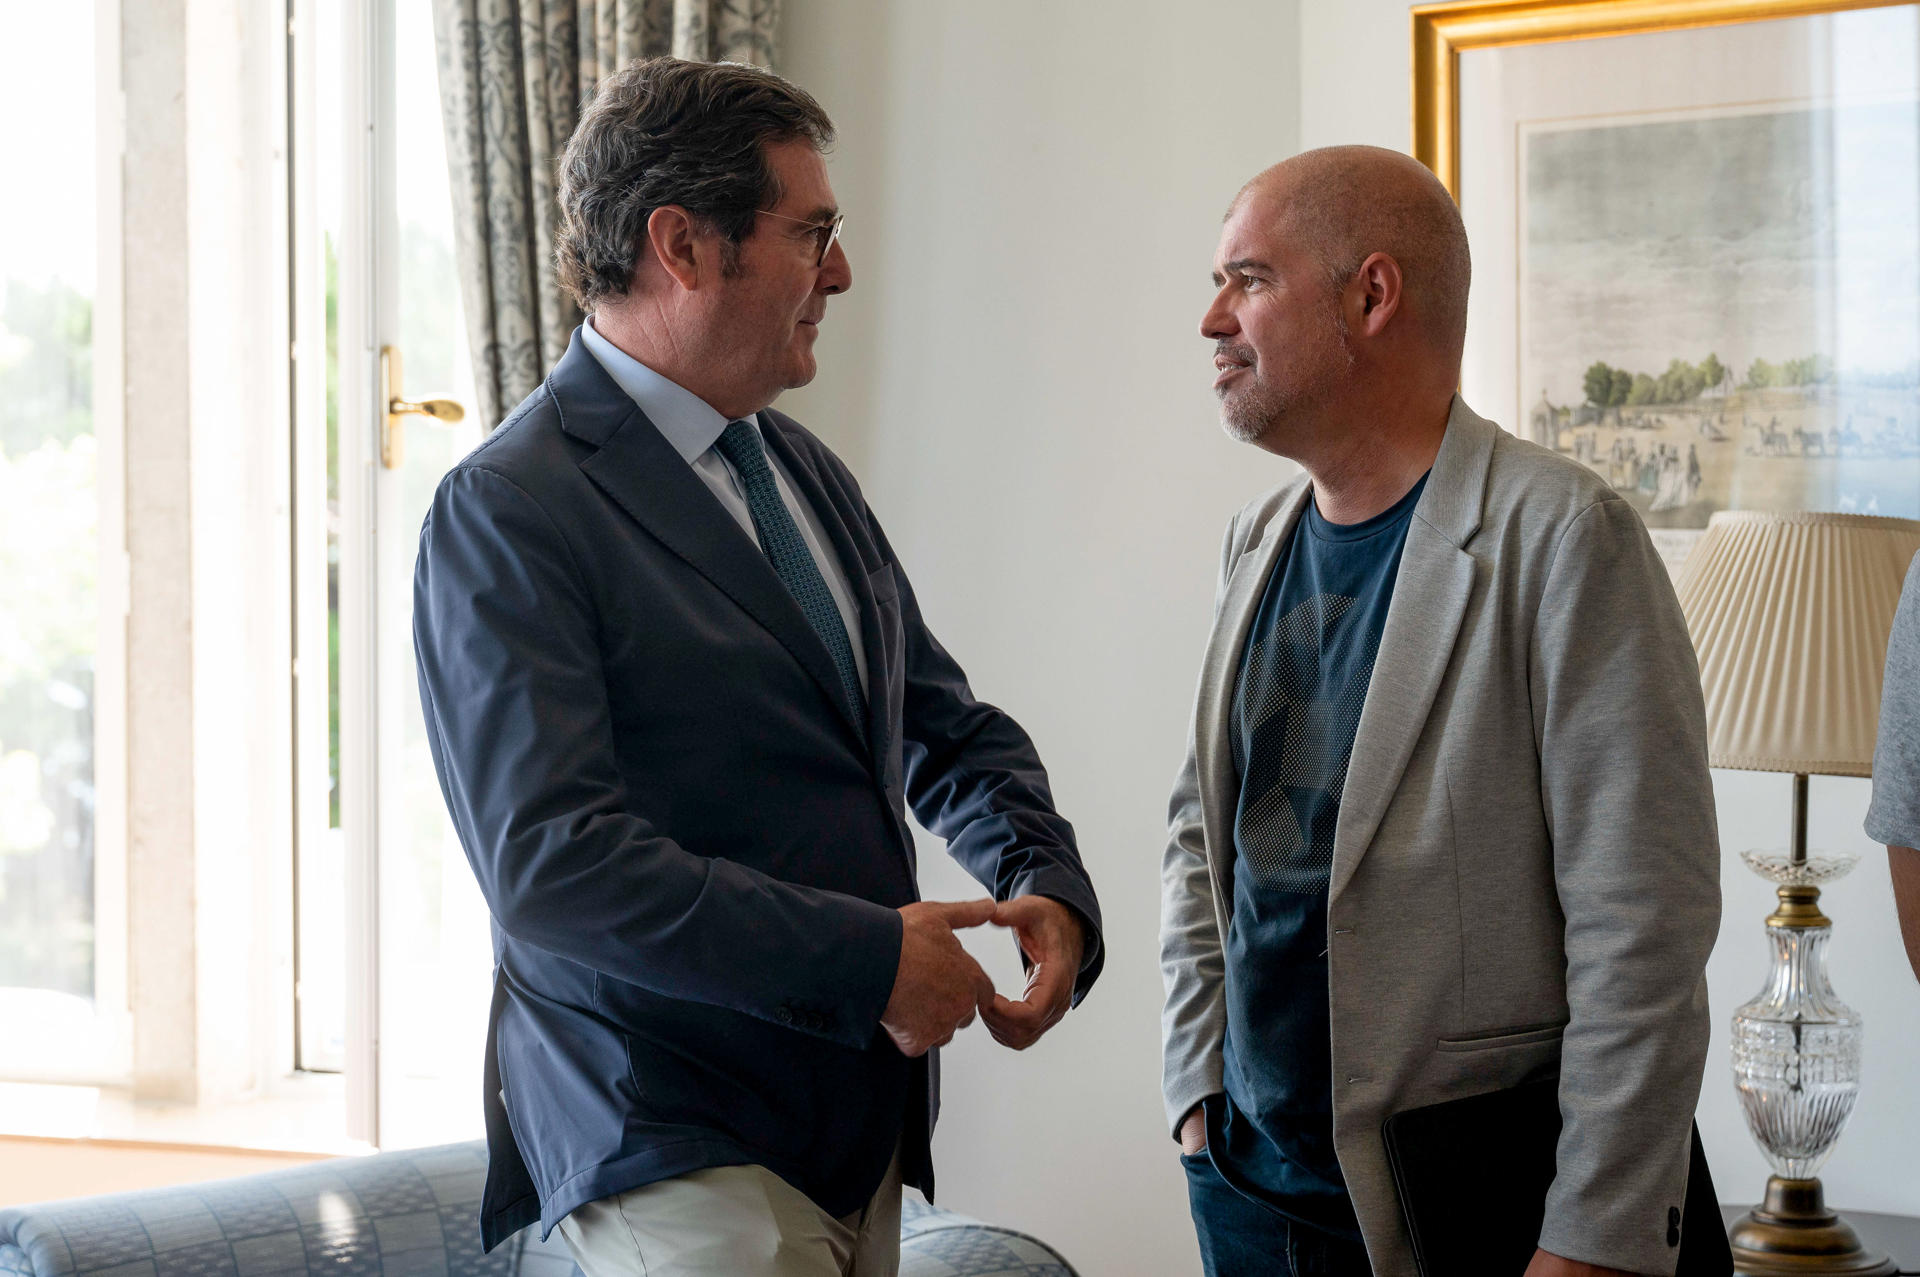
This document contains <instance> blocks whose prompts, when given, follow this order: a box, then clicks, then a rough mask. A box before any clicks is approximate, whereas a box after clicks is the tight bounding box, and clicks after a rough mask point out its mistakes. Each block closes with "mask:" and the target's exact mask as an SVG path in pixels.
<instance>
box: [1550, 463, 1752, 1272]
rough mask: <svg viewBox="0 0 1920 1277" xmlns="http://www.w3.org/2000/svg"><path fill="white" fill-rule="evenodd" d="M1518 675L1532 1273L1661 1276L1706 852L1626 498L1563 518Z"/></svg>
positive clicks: (1704, 789) (1701, 778)
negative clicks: (1529, 734)
mask: <svg viewBox="0 0 1920 1277" xmlns="http://www.w3.org/2000/svg"><path fill="white" fill-rule="evenodd" d="M1531 680H1532V689H1533V704H1534V728H1535V738H1536V742H1537V744H1538V747H1539V749H1540V754H1541V760H1542V762H1541V799H1542V804H1543V808H1544V811H1545V815H1546V819H1547V826H1548V831H1549V834H1550V837H1551V839H1552V846H1553V855H1554V875H1555V882H1556V887H1557V890H1558V892H1559V896H1560V902H1561V908H1562V913H1563V915H1564V918H1565V948H1566V960H1567V977H1566V979H1567V1003H1568V1009H1569V1015H1570V1019H1569V1022H1568V1024H1567V1027H1566V1031H1565V1034H1564V1037H1563V1039H1562V1048H1561V1050H1562V1056H1561V1071H1560V1076H1561V1090H1560V1109H1561V1118H1562V1128H1561V1135H1560V1143H1559V1155H1558V1171H1557V1173H1556V1176H1555V1179H1554V1182H1553V1184H1552V1186H1551V1188H1550V1189H1549V1191H1548V1195H1547V1202H1546V1213H1545V1221H1544V1223H1543V1225H1542V1229H1541V1234H1540V1242H1539V1245H1540V1249H1541V1251H1542V1252H1544V1253H1543V1254H1542V1255H1539V1256H1536V1262H1537V1263H1538V1264H1539V1265H1540V1266H1539V1267H1538V1268H1537V1269H1536V1270H1534V1271H1535V1272H1536V1277H1537V1274H1542V1273H1549V1272H1554V1271H1559V1272H1578V1271H1582V1270H1581V1269H1579V1268H1577V1267H1572V1268H1570V1267H1567V1266H1565V1265H1559V1264H1556V1263H1555V1262H1554V1261H1555V1260H1557V1259H1564V1260H1566V1261H1571V1262H1572V1263H1574V1264H1579V1263H1585V1264H1589V1265H1595V1266H1601V1265H1605V1266H1607V1267H1609V1268H1611V1269H1612V1270H1614V1271H1619V1272H1630V1273H1650V1274H1667V1273H1671V1272H1672V1271H1673V1268H1674V1264H1675V1261H1676V1254H1677V1252H1676V1251H1675V1250H1674V1249H1673V1247H1672V1246H1671V1245H1670V1244H1669V1242H1668V1237H1667V1232H1668V1228H1667V1224H1668V1212H1669V1210H1670V1209H1672V1208H1673V1207H1677V1206H1678V1205H1679V1204H1680V1203H1681V1202H1682V1201H1683V1199H1684V1196H1685V1183H1686V1176H1687V1165H1688V1153H1689V1146H1690V1138H1691V1124H1692V1117H1693V1110H1694V1105H1695V1103H1696V1102H1697V1099H1698V1095H1699V1087H1700V1078H1701V1072H1702V1068H1703V1066H1704V1062H1705V1056H1706V1048H1707V1040H1708V1034H1709V1027H1710V1026H1709V1021H1708V1015H1707V996H1706V960H1707V955H1708V953H1709V952H1710V950H1711V949H1712V946H1713V942H1714V939H1715V937H1716V936H1717V934H1718V931H1719V919H1720V887H1719V856H1720V852H1719V842H1718V831H1717V824H1716V814H1715V809H1714V799H1713V789H1712V781H1711V777H1710V775H1709V773H1708V769H1707V751H1706V714H1705V707H1704V704H1703V701H1702V697H1701V693H1700V678H1699V671H1698V667H1697V666H1696V664H1695V661H1694V656H1693V648H1692V645H1691V643H1690V642H1689V640H1688V637H1687V630H1686V623H1685V620H1684V618H1683V617H1682V616H1681V614H1680V608H1679V603H1678V601H1677V600H1676V599H1675V597H1674V594H1673V589H1672V586H1671V584H1670V582H1669V579H1668V576H1667V573H1666V570H1665V568H1664V567H1663V566H1662V564H1661V562H1660V559H1659V556H1658V555H1657V553H1656V552H1655V551H1654V549H1653V546H1652V542H1651V539H1650V538H1649V537H1648V535H1647V533H1646V530H1645V528H1644V527H1643V526H1642V524H1641V522H1640V520H1639V518H1638V516H1637V515H1635V514H1634V512H1633V510H1632V508H1631V507H1630V506H1629V505H1627V503H1626V502H1624V501H1623V500H1620V499H1618V498H1615V497H1606V498H1603V499H1601V500H1600V501H1597V502H1595V503H1594V504H1593V505H1591V506H1589V507H1587V508H1586V509H1585V510H1584V511H1582V512H1581V513H1580V514H1579V515H1577V516H1576V517H1575V518H1573V520H1572V521H1571V522H1570V524H1569V525H1568V527H1567V529H1566V531H1565V533H1564V534H1563V535H1562V538H1561V542H1560V544H1559V545H1558V546H1557V547H1556V549H1555V552H1554V560H1553V563H1552V566H1551V567H1550V569H1549V572H1548V577H1547V582H1546V586H1545V591H1544V594H1543V596H1542V603H1541V607H1540V614H1539V617H1538V618H1537V621H1536V625H1535V630H1534V637H1533V651H1532V669H1531ZM1656 1132H1657V1138H1658V1140H1659V1143H1658V1144H1657V1145H1650V1143H1649V1137H1650V1135H1653V1134H1654V1133H1656Z"/></svg>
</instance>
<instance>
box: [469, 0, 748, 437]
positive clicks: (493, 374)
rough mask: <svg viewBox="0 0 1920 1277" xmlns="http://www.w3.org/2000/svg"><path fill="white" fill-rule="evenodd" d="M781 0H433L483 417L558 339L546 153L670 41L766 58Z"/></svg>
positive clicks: (668, 48) (542, 364) (562, 334)
mask: <svg viewBox="0 0 1920 1277" xmlns="http://www.w3.org/2000/svg"><path fill="white" fill-rule="evenodd" d="M779 13H780V0H433V26H434V35H435V43H436V45H437V46H438V49H439V63H440V100H441V104H442V108H443V111H444V114H445V119H446V130H447V164H448V168H449V169H450V170H451V177H452V186H453V206H454V207H453V224H454V253H455V257H456V260H457V262H458V265H459V272H460V293H461V298H462V300H463V301H464V303H465V307H466V314H467V333H468V342H469V345H470V347H471V349H472V351H473V380H474V393H475V396H476V397H477V398H478V399H479V402H478V403H477V404H475V405H474V410H475V412H476V414H477V415H478V418H479V420H481V421H483V422H485V423H487V426H488V427H489V428H491V427H492V426H494V425H495V424H497V423H498V422H499V421H500V418H501V416H502V414H504V413H505V412H507V411H508V410H510V409H511V408H512V407H513V406H514V405H515V404H517V403H519V402H520V401H521V400H522V399H524V398H526V396H527V395H528V394H530V393H531V392H532V391H533V388H534V387H535V386H537V385H539V383H540V378H541V377H542V376H544V375H545V372H546V369H548V368H550V367H551V366H552V365H553V364H554V362H555V361H557V360H558V359H559V358H560V356H561V355H562V354H563V353H564V352H565V351H566V347H567V335H568V334H569V333H570V332H571V331H572V330H573V327H574V325H576V324H578V323H579V322H580V312H579V310H578V308H576V307H575V306H574V304H573V301H572V299H571V298H569V297H568V296H567V295H566V293H565V292H564V291H563V290H562V289H561V287H560V285H559V282H558V280H557V279H556V278H555V275H554V268H553V234H554V229H555V227H556V225H557V224H558V220H559V206H558V204H557V203H556V202H555V198H554V197H555V190H556V186H557V183H556V180H555V166H556V165H558V163H559V161H560V153H561V152H562V151H563V150H565V149H566V145H567V139H568V138H569V137H571V136H572V135H573V126H574V124H575V122H576V121H578V120H579V118H580V108H581V106H582V105H583V104H584V103H585V102H586V101H587V99H588V98H589V97H591V96H592V93H593V86H594V84H595V83H596V82H597V81H598V80H599V79H600V77H601V76H604V75H609V74H611V73H613V72H614V71H617V70H619V69H620V68H621V67H623V66H625V65H626V64H627V63H629V62H632V61H633V60H634V59H636V58H645V57H654V56H657V55H659V54H663V53H671V54H673V55H675V56H676V57H682V58H699V59H704V60H712V61H733V62H752V63H756V64H758V65H760V66H771V65H772V64H773V33H774V27H775V25H776V23H777V21H778V18H779Z"/></svg>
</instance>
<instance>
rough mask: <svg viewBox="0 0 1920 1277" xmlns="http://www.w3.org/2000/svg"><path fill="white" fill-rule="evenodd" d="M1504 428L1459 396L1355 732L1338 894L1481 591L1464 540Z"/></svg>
mask: <svg viewBox="0 0 1920 1277" xmlns="http://www.w3.org/2000/svg"><path fill="white" fill-rule="evenodd" d="M1499 429H1500V428H1499V427H1498V426H1496V425H1494V424H1493V423H1491V422H1489V421H1485V420H1483V419H1482V418H1480V417H1478V416H1475V415H1474V413H1473V412H1472V411H1471V410H1470V409H1468V408H1467V406H1466V405H1465V404H1464V403H1463V402H1461V400H1460V397H1459V396H1458V395H1455V396H1454V400H1453V410H1452V414H1451V416H1450V417H1449V418H1448V421H1447V434H1446V438H1445V439H1444V440H1443V441H1442V442H1441V445H1440V453H1439V455H1438V456H1437V457H1435V458H1434V462H1433V473H1432V477H1431V478H1429V479H1428V481H1427V488H1426V491H1425V492H1423V493H1422V494H1421V496H1420V502H1419V504H1418V505H1416V506H1415V507H1414V511H1413V518H1412V520H1411V521H1410V522H1409V523H1408V525H1407V541H1406V548H1405V549H1404V550H1403V551H1402V552H1401V556H1400V571H1399V575H1398V576H1397V577H1396V578H1395V581H1394V588H1393V602H1392V604H1391V605H1390V606H1389V607H1388V609H1387V622H1386V626H1385V628H1384V629H1383V630H1382V631H1381V634H1380V654H1379V656H1378V657H1376V658H1375V660H1374V666H1373V679H1372V682H1371V683H1370V684H1369V685H1368V688H1367V699H1366V705H1365V707H1364V708H1363V709H1362V710H1361V711H1360V724H1359V727H1358V728H1357V730H1356V731H1355V732H1354V737H1353V755H1352V758H1351V760H1350V761H1349V762H1348V764H1347V780H1346V787H1345V789H1344V790H1343V791H1342V793H1341V797H1340V818H1339V822H1338V824H1337V825H1336V827H1335V831H1334V840H1333V877H1332V881H1331V883H1330V885H1329V892H1330V895H1329V899H1334V900H1337V899H1338V898H1339V896H1340V893H1341V891H1342V890H1344V889H1345V888H1346V885H1347V883H1348V882H1350V881H1352V879H1353V875H1354V871H1355V870H1356V869H1358V867H1359V864H1360V860H1361V858H1362V857H1363V856H1365V855H1366V853H1367V849H1368V848H1369V847H1370V846H1371V845H1372V843H1373V836H1374V834H1375V833H1376V832H1378V830H1379V828H1380V822H1381V820H1382V819H1383V818H1384V817H1385V816H1386V813H1387V807H1388V805H1389V804H1390V803H1391V802H1392V801H1393V795H1394V792H1395V791H1396V790H1397V789H1398V788H1399V785H1400V778H1401V776H1403V775H1404V774H1405V773H1406V770H1407V764H1408V762H1409V761H1411V759H1412V757H1413V748H1414V745H1415V744H1416V743H1417V742H1418V741H1419V739H1420V733H1421V731H1422V730H1423V729H1424V728H1425V727H1426V724H1427V716H1428V714H1429V713H1431V712H1432V709H1433V701H1434V697H1435V695H1436V694H1437V693H1438V692H1439V690H1440V683H1441V681H1442V680H1443V679H1444V678H1445V677H1446V673H1447V668H1448V666H1449V665H1450V664H1451V659H1452V656H1453V645H1454V642H1455V640H1456V639H1458V637H1459V635H1460V623H1461V621H1462V620H1464V619H1465V617H1466V614H1467V604H1468V602H1469V601H1470V600H1471V599H1472V597H1473V579H1474V559H1473V556H1472V555H1470V554H1468V553H1467V552H1466V550H1465V549H1464V548H1462V547H1464V545H1465V544H1466V542H1467V540H1468V539H1469V538H1471V537H1472V536H1473V534H1474V532H1476V531H1477V530H1478V529H1479V526H1480V511H1481V509H1482V507H1483V505H1484V503H1485V498H1486V483H1487V467H1488V465H1489V463H1490V461H1491V459H1492V456H1493V445H1494V439H1495V437H1496V436H1497V434H1498V433H1499Z"/></svg>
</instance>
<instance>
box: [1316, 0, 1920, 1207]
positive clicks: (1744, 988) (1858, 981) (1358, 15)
mask: <svg viewBox="0 0 1920 1277" xmlns="http://www.w3.org/2000/svg"><path fill="white" fill-rule="evenodd" d="M1407 9H1408V6H1407V5H1406V4H1405V3H1404V0H1303V3H1302V4H1301V5H1300V49H1301V59H1300V63H1301V66H1300V85H1301V101H1300V145H1301V147H1302V148H1306V147H1314V146H1329V145H1334V144H1338V143H1343V142H1367V143H1372V144H1374V145H1376V146H1390V147H1394V148H1396V149H1399V150H1406V149H1407V148H1408V145H1409V142H1410V139H1411V131H1412V125H1411V123H1410V118H1411V109H1412V108H1411V102H1412V98H1411V92H1410V86H1409V82H1408V70H1407V68H1408V61H1407V54H1406V47H1407V41H1408V38H1409V30H1410V28H1409V19H1408V16H1407ZM1790 787H1791V782H1790V781H1789V780H1788V779H1787V778H1786V777H1784V776H1770V775H1764V774H1760V773H1753V772H1727V771H1723V772H1716V773H1715V774H1714V788H1715V795H1716V797H1717V799H1718V802H1719V814H1720V845H1721V858H1720V866H1721V867H1720V878H1721V887H1722V891H1723V893H1724V897H1725V902H1726V903H1725V913H1724V917H1723V921H1722V923H1721V929H1720V939H1719V942H1718V943H1717V945H1716V946H1715V948H1714V952H1713V957H1712V960H1711V961H1710V962H1709V963H1708V966H1707V987H1708V991H1709V994H1710V996H1711V999H1712V1004H1713V1017H1714V1036H1713V1045H1712V1049H1711V1053H1710V1054H1709V1056H1708V1057H1707V1070H1706V1077H1705V1080H1704V1082H1703V1084H1702V1086H1701V1096H1700V1108H1699V1121H1700V1130H1701V1138H1702V1139H1703V1141H1704V1142H1705V1143H1706V1146H1707V1151H1708V1154H1709V1156H1710V1157H1711V1159H1712V1164H1713V1168H1714V1182H1715V1186H1716V1187H1717V1188H1718V1189H1719V1190H1720V1196H1721V1197H1722V1199H1724V1200H1727V1201H1740V1202H1748V1201H1753V1200H1754V1199H1755V1198H1757V1197H1758V1196H1759V1193H1760V1191H1761V1189H1762V1188H1763V1187H1764V1185H1765V1182H1766V1175H1767V1167H1766V1163H1765V1161H1764V1160H1763V1159H1762V1158H1761V1156H1760V1152H1759V1149H1758V1148H1757V1147H1756V1146H1755V1145H1754V1143H1753V1140H1752V1138H1751V1137H1750V1136H1749V1135H1748V1134H1747V1129H1746V1125H1745V1123H1744V1122H1743V1121H1742V1120H1741V1117H1740V1112H1739V1109H1738V1107H1737V1106H1736V1104H1735V1101H1734V1095H1733V1084H1732V1081H1731V1076H1732V1075H1731V1072H1730V1068H1731V1065H1730V1062H1729V1060H1728V1055H1727V1022H1728V1019H1729V1017H1731V1016H1732V1014H1733V1012H1734V1010H1735V1009H1736V1008H1737V1007H1738V1006H1739V1005H1740V1004H1741V1003H1743V1002H1745V1001H1746V1000H1747V999H1749V998H1751V997H1753V996H1754V995H1755V994H1756V993H1758V992H1759V990H1760V984H1761V979H1762V977H1763V975H1764V974H1765V972H1766V967H1767V948H1766V943H1765V941H1764V939H1763V938H1762V936H1761V921H1760V920H1761V919H1762V918H1764V917H1765V916H1766V915H1767V913H1768V912H1769V911H1770V910H1771V909H1772V907H1773V904H1774V899H1773V890H1772V887H1771V886H1770V885H1769V884H1768V883H1766V882H1763V881H1762V880H1761V879H1759V878H1757V877H1755V876H1754V875H1753V874H1752V872H1751V871H1749V870H1748V869H1747V868H1746V866H1745V865H1744V864H1742V863H1741V861H1740V853H1741V852H1743V851H1746V850H1749V849H1755V848H1758V849H1775V850H1781V849H1784V848H1785V846H1786V841H1787V832H1788V819H1789V799H1790ZM1869 792H1870V790H1869V785H1868V782H1866V781H1863V780H1848V779H1841V778H1833V779H1817V780H1815V781H1814V782H1813V786H1812V796H1811V800H1810V818H1809V840H1810V842H1811V844H1812V845H1813V846H1814V847H1815V848H1818V849H1825V850H1828V851H1836V852H1838V851H1846V852H1853V853H1855V854H1858V855H1860V856H1861V857H1862V863H1861V865H1860V867H1859V868H1858V869H1856V870H1855V871H1854V873H1853V875H1852V876H1851V877H1849V878H1846V879H1844V880H1842V881H1841V882H1840V883H1838V884H1836V885H1835V886H1833V887H1832V888H1830V889H1829V890H1828V891H1827V892H1826V895H1825V898H1824V901H1823V906H1824V908H1825V909H1826V912H1827V915H1828V916H1829V917H1831V918H1833V920H1834V922H1835V928H1834V940H1833V945H1832V951H1831V965H1832V974H1833V980H1834V988H1835V990H1836V991H1837V992H1838V993H1839V994H1840V996H1841V998H1842V999H1843V1000H1844V1001H1846V1002H1848V1003H1850V1004H1851V1005H1852V1006H1853V1007H1854V1008H1855V1009H1857V1010H1858V1011H1860V1012H1861V1014H1862V1015H1863V1016H1864V1017H1865V1018H1866V1023H1867V1046H1866V1060H1865V1066H1864V1068H1865V1081H1864V1083H1863V1086H1862V1091H1861V1099H1860V1104H1859V1107H1858V1108H1857V1109H1856V1111H1855V1116H1854V1119H1853V1122H1852V1124H1851V1125H1850V1126H1849V1127H1848V1129H1847V1131H1846V1133H1845V1135H1844V1136H1843V1137H1842V1139H1841V1141H1840V1144H1839V1145H1838V1147H1837V1149H1836V1151H1835V1153H1834V1156H1833V1160H1832V1161H1831V1162H1830V1163H1829V1164H1828V1166H1827V1168H1826V1171H1825V1172H1824V1173H1823V1175H1822V1178H1823V1179H1824V1180H1825V1181H1826V1184H1827V1196H1828V1200H1829V1201H1830V1202H1832V1203H1834V1204H1835V1205H1838V1206H1842V1207H1846V1206H1851V1207H1853V1208H1855V1209H1859V1210H1882V1211H1898V1212H1902V1213H1906V1214H1920V1160H1916V1159H1915V1158H1914V1156H1913V1151H1912V1150H1913V1145H1914V1142H1915V1140H1916V1139H1920V1093H1916V1091H1915V1089H1914V1088H1913V1086H1912V1085H1911V1082H1910V1079H1911V1078H1912V1077H1913V1074H1914V1067H1915V1065H1914V1062H1915V1061H1916V1060H1920V984H1916V982H1915V981H1914V979H1913V976H1912V974H1911V973H1910V972H1909V970H1908V968H1907V964H1906V962H1905V959H1904V956H1903V954H1902V950H1901V946H1900V936H1899V930H1898V926H1897V923H1896V920H1895V917H1894V912H1893V903H1892V895H1891V888H1890V886H1889V883H1888V879H1887V866H1886V852H1885V851H1884V850H1883V849H1882V848H1880V847H1878V846H1877V845H1875V844H1872V843H1870V842H1868V841H1867V838H1866V836H1865V835H1864V834H1863V833H1862V832H1861V829H1860V822H1861V820H1862V819H1863V818H1864V817H1865V815H1866V808H1867V799H1868V795H1869Z"/></svg>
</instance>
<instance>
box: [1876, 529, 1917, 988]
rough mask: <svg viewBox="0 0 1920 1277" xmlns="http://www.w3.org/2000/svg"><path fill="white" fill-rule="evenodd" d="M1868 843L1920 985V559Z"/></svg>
mask: <svg viewBox="0 0 1920 1277" xmlns="http://www.w3.org/2000/svg"><path fill="white" fill-rule="evenodd" d="M1866 831H1867V837H1869V838H1871V839H1873V840H1874V841H1875V842H1877V843H1882V844H1884V845H1885V846H1886V849H1887V871H1888V875H1889V876H1890V877H1891V878H1892V880H1893V903H1894V908H1895V909H1896V910H1897V911H1898V913H1899V916H1900V938H1901V939H1902V941H1904V942H1905V945H1906V950H1907V963H1908V965H1909V966H1911V967H1912V968H1913V974H1914V977H1915V978H1916V979H1920V851H1916V850H1914V847H1915V844H1916V843H1920V555H1916V556H1915V557H1914V560H1913V562H1912V563H1911V564H1909V565H1908V567H1907V579H1906V584H1905V586H1904V588H1902V590H1901V591H1900V605H1899V607H1898V608H1897V609H1896V610H1895V612H1894V616H1893V627H1892V630H1891V631H1890V632H1889V634H1888V635H1887V664H1886V672H1885V677H1884V678H1883V679H1882V680H1881V684H1880V724H1879V737H1878V741H1877V743H1876V744H1875V746H1874V751H1873V801H1872V803H1871V804H1870V805H1869V806H1868V808H1867V819H1866Z"/></svg>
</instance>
